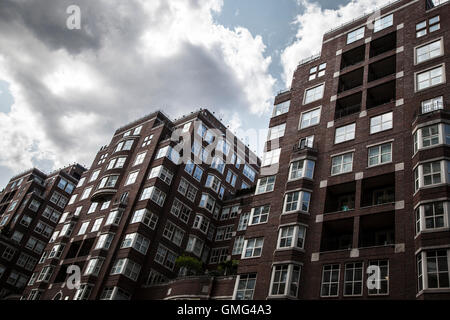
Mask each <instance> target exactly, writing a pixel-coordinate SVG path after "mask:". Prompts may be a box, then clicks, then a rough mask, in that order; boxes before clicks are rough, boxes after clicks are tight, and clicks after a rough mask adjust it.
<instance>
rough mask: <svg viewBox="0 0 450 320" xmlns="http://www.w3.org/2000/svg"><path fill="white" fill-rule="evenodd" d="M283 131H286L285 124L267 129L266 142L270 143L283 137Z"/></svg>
mask: <svg viewBox="0 0 450 320" xmlns="http://www.w3.org/2000/svg"><path fill="white" fill-rule="evenodd" d="M285 130H286V123H282V124H280V125H278V126H275V127H272V128H269V138H268V139H267V140H268V141H270V140H274V139H279V138H281V137H283V136H284V131H285Z"/></svg>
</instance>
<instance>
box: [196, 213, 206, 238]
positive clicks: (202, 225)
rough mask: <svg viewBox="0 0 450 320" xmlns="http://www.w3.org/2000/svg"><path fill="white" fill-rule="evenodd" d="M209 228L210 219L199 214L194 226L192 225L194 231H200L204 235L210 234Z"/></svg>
mask: <svg viewBox="0 0 450 320" xmlns="http://www.w3.org/2000/svg"><path fill="white" fill-rule="evenodd" d="M208 227H209V219H208V218H206V217H204V216H203V215H201V214H197V215H196V216H195V219H194V224H193V225H192V228H193V229H198V230H200V231H201V232H203V233H204V234H206V233H207V232H208Z"/></svg>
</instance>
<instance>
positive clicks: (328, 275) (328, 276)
mask: <svg viewBox="0 0 450 320" xmlns="http://www.w3.org/2000/svg"><path fill="white" fill-rule="evenodd" d="M340 267H341V266H340V265H338V264H329V265H324V266H323V270H322V287H321V290H320V296H321V297H337V296H338V295H339V275H340Z"/></svg>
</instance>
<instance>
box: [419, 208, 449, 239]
mask: <svg viewBox="0 0 450 320" xmlns="http://www.w3.org/2000/svg"><path fill="white" fill-rule="evenodd" d="M415 215H416V234H419V233H420V232H422V231H439V230H441V229H443V228H448V227H449V217H450V202H448V201H434V202H427V203H423V204H421V205H419V206H418V207H417V208H416V210H415Z"/></svg>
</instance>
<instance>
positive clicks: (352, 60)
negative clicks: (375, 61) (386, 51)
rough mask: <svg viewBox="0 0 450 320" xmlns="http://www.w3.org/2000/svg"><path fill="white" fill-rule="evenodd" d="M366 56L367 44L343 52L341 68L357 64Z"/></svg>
mask: <svg viewBox="0 0 450 320" xmlns="http://www.w3.org/2000/svg"><path fill="white" fill-rule="evenodd" d="M365 57H366V46H365V45H362V46H359V47H357V48H355V49H352V50H349V51H347V52H344V53H343V54H342V59H341V70H343V69H345V68H348V67H351V66H353V65H357V64H358V63H360V62H362V61H364V59H365Z"/></svg>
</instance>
